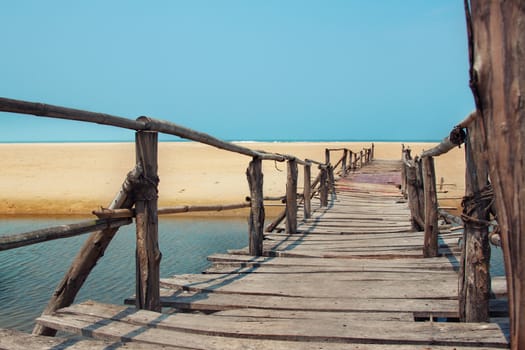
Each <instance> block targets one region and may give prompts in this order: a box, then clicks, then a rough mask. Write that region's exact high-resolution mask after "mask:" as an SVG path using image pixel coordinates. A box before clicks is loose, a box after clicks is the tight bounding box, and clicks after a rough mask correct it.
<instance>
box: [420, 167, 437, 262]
mask: <svg viewBox="0 0 525 350" xmlns="http://www.w3.org/2000/svg"><path fill="white" fill-rule="evenodd" d="M422 162H423V184H424V185H423V188H424V191H425V195H424V197H425V238H424V243H423V256H424V257H425V258H431V257H436V256H438V233H439V230H438V202H437V194H436V173H435V169H434V158H432V157H425V158H423V159H422Z"/></svg>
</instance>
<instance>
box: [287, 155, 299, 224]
mask: <svg viewBox="0 0 525 350" xmlns="http://www.w3.org/2000/svg"><path fill="white" fill-rule="evenodd" d="M286 163H287V170H288V173H287V182H286V233H287V234H293V233H297V172H298V170H297V161H296V160H295V159H289V160H288V161H287V162H286Z"/></svg>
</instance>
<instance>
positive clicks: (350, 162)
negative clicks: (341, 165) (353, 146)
mask: <svg viewBox="0 0 525 350" xmlns="http://www.w3.org/2000/svg"><path fill="white" fill-rule="evenodd" d="M353 153H354V152H352V150H348V166H349V169H348V170H350V171H352V170H353V169H354V165H353Z"/></svg>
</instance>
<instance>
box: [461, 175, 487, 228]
mask: <svg viewBox="0 0 525 350" xmlns="http://www.w3.org/2000/svg"><path fill="white" fill-rule="evenodd" d="M493 204H494V190H493V189H492V185H490V184H489V185H487V186H485V187H484V188H483V189H481V190H480V191H478V192H474V193H473V194H471V195H468V196H464V197H463V200H462V201H461V206H462V207H463V213H462V214H461V219H462V220H463V222H464V223H465V224H467V223H468V224H470V225H474V226H476V227H479V228H484V227H488V226H490V225H492V223H491V222H490V221H488V220H483V219H478V218H476V217H474V216H473V214H474V213H475V212H477V211H478V210H481V215H480V216H482V217H487V216H488V215H489V213H490V211H491V207H492V205H493Z"/></svg>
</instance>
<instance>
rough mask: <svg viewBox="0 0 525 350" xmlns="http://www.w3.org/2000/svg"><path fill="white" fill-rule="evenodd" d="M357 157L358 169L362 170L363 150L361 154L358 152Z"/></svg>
mask: <svg viewBox="0 0 525 350" xmlns="http://www.w3.org/2000/svg"><path fill="white" fill-rule="evenodd" d="M359 155H360V157H359V168H362V167H363V156H364V154H363V150H361V152H359Z"/></svg>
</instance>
